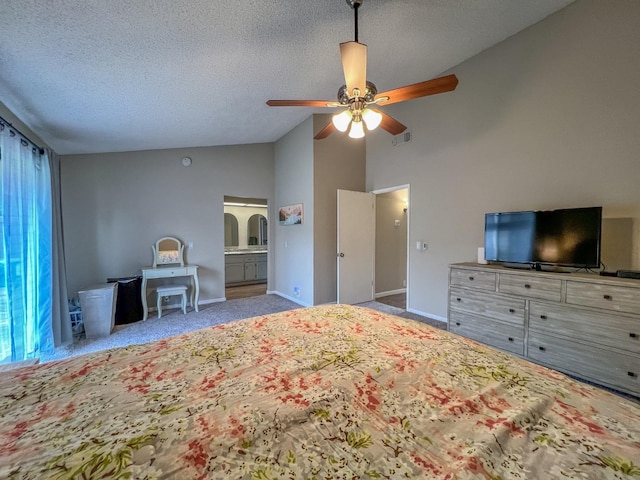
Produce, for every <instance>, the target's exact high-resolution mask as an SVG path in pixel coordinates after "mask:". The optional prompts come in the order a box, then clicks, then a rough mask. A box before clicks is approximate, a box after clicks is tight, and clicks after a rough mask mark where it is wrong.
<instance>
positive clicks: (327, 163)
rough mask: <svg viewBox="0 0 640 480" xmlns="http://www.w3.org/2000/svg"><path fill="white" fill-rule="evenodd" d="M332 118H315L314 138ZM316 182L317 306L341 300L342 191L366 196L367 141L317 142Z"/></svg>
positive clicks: (341, 137)
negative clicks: (339, 232)
mask: <svg viewBox="0 0 640 480" xmlns="http://www.w3.org/2000/svg"><path fill="white" fill-rule="evenodd" d="M330 121H331V115H314V134H315V133H317V132H319V131H320V130H321V129H322V128H324V127H325V126H326V125H327V123H328V122H330ZM313 165H314V167H313V179H314V195H313V196H314V205H315V210H314V219H315V225H314V236H313V238H314V251H313V254H314V262H313V263H314V305H318V304H321V303H329V302H335V301H336V298H337V278H336V275H337V260H336V254H337V251H338V241H337V220H336V219H337V213H338V189H341V190H353V191H357V192H364V188H365V175H366V150H365V142H364V140H359V141H358V140H353V139H352V138H349V137H348V136H347V135H346V134H344V133H342V134H340V133H334V134H332V135H330V136H329V137H327V138H325V139H324V140H315V141H314V142H313Z"/></svg>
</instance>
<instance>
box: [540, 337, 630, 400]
mask: <svg viewBox="0 0 640 480" xmlns="http://www.w3.org/2000/svg"><path fill="white" fill-rule="evenodd" d="M527 357H528V358H530V359H531V360H533V361H536V362H540V363H542V364H544V365H547V366H550V367H553V368H557V369H558V370H561V371H564V372H568V373H571V374H574V375H576V376H579V377H582V378H586V379H589V380H593V381H595V382H597V383H600V384H604V385H609V386H611V387H614V388H617V389H620V390H624V391H628V392H632V393H634V394H636V395H638V394H640V357H639V356H636V355H630V354H629V355H627V354H625V353H622V352H617V351H612V350H608V349H604V348H599V347H596V346H594V345H586V344H582V343H578V342H572V341H570V340H565V339H562V338H558V337H554V336H552V335H547V334H544V333H541V332H536V331H533V330H531V331H529V339H528V341H527Z"/></svg>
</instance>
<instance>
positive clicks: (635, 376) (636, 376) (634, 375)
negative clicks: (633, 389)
mask: <svg viewBox="0 0 640 480" xmlns="http://www.w3.org/2000/svg"><path fill="white" fill-rule="evenodd" d="M627 375H629V376H630V377H633V378H638V374H637V373H636V372H627Z"/></svg>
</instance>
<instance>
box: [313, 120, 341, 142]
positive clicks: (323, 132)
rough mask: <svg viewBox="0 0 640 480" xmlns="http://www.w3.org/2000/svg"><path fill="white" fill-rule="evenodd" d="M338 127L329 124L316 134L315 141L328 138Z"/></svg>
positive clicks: (331, 123)
mask: <svg viewBox="0 0 640 480" xmlns="http://www.w3.org/2000/svg"><path fill="white" fill-rule="evenodd" d="M335 129H336V127H334V126H333V122H329V123H328V124H327V126H326V127H324V128H323V129H322V130H320V131H319V132H318V133H316V136H315V137H313V138H314V140H322V139H323V138H327V137H328V136H329V135H331V134H332V133H333V132H334V131H335Z"/></svg>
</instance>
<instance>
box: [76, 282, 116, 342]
mask: <svg viewBox="0 0 640 480" xmlns="http://www.w3.org/2000/svg"><path fill="white" fill-rule="evenodd" d="M78 295H79V296H80V309H81V311H82V322H83V323H84V332H85V335H86V337H87V338H100V337H108V336H109V335H110V334H111V331H112V330H113V326H114V325H115V320H116V299H117V297H118V282H116V283H105V284H101V285H94V286H92V287H88V288H84V289H82V290H80V291H79V292H78Z"/></svg>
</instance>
